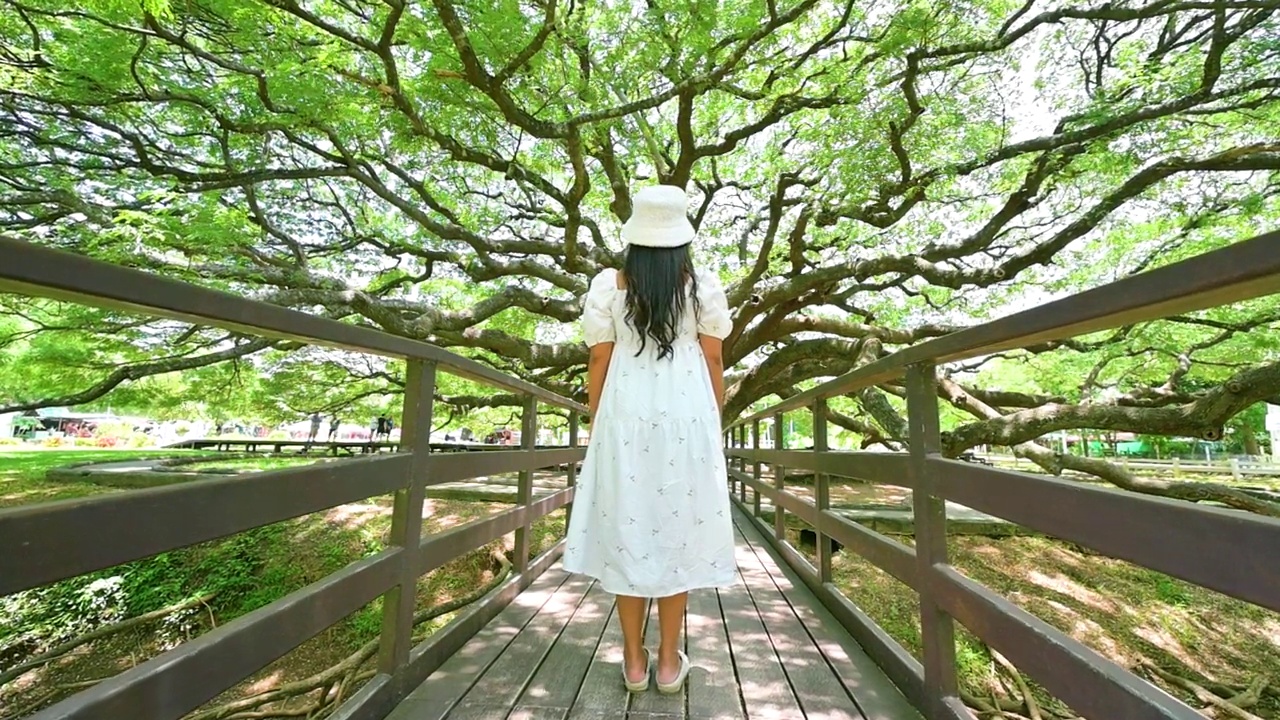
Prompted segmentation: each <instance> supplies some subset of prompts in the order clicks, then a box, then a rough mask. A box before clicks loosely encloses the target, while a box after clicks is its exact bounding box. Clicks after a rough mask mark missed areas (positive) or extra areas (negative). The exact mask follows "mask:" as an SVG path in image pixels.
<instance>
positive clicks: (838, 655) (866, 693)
mask: <svg viewBox="0 0 1280 720" xmlns="http://www.w3.org/2000/svg"><path fill="white" fill-rule="evenodd" d="M739 514H740V513H739V512H735V515H739ZM735 519H741V518H735ZM740 525H741V532H742V533H743V535H744V536H745V538H744V539H745V540H746V541H747V542H748V543H749V545H750V546H751V549H752V552H754V553H755V555H756V558H757V559H758V561H759V562H760V564H761V566H762V569H763V570H764V571H765V572H766V573H768V575H769V576H770V578H771V579H772V581H773V582H774V584H775V585H776V586H777V588H778V591H779V592H781V593H782V595H783V597H785V598H786V600H787V602H788V603H790V604H791V607H792V609H793V611H794V612H795V614H796V616H797V617H798V618H800V620H801V622H803V623H804V626H805V628H807V629H808V631H809V634H810V635H811V636H812V638H813V640H814V643H815V644H816V645H817V647H818V648H819V649H820V650H821V651H822V654H823V655H824V656H825V657H826V659H827V662H828V663H830V665H831V667H832V668H833V669H834V670H835V673H836V674H837V675H838V676H839V677H840V679H841V681H842V682H843V683H844V685H845V687H847V688H849V689H850V691H852V693H853V696H854V700H855V702H857V704H858V707H859V708H860V709H861V710H862V714H863V715H864V716H865V717H866V718H867V720H919V719H920V717H921V715H920V713H919V711H917V710H916V709H915V708H914V707H913V706H912V705H911V703H910V702H909V701H908V700H907V699H906V697H905V696H903V694H902V692H901V691H900V690H898V687H897V686H896V685H894V684H893V682H892V681H891V680H889V678H888V677H887V676H886V675H885V674H884V671H883V670H881V669H880V667H879V666H878V665H876V664H875V661H873V660H872V659H871V658H870V657H869V656H868V655H867V654H866V652H865V651H863V649H862V647H861V646H860V645H858V643H857V641H856V640H854V639H853V637H851V636H850V635H849V633H847V632H845V631H844V629H843V628H841V626H840V623H839V621H838V620H836V618H835V616H833V615H832V614H831V613H830V612H829V611H828V610H827V609H826V608H825V607H824V606H823V605H822V602H821V601H820V600H818V598H817V597H816V596H814V594H813V593H812V592H811V591H810V590H809V588H808V587H807V586H806V585H805V584H804V581H803V580H801V579H800V578H799V576H797V575H796V573H795V572H794V571H793V570H792V569H791V568H790V567H788V566H787V565H786V563H782V562H778V561H777V560H776V559H775V558H774V556H773V554H772V552H771V550H770V549H769V547H768V545H767V542H768V541H767V540H765V539H764V538H763V537H761V536H760V535H759V533H758V532H757V531H756V530H755V528H754V527H752V526H751V525H749V524H747V523H745V522H744V523H740Z"/></svg>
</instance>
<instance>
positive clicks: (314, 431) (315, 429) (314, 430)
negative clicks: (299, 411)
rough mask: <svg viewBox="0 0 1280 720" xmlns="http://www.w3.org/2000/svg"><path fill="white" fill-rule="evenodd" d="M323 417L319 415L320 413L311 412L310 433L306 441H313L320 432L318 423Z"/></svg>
mask: <svg viewBox="0 0 1280 720" xmlns="http://www.w3.org/2000/svg"><path fill="white" fill-rule="evenodd" d="M323 421H324V418H322V417H320V413H318V412H317V413H311V434H310V435H308V436H307V442H315V441H316V436H317V435H319V434H320V423H321V422H323Z"/></svg>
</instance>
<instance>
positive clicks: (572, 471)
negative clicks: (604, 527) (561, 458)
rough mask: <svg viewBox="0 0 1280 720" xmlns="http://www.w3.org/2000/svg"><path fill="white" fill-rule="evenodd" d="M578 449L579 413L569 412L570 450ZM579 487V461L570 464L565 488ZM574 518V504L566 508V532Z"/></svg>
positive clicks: (575, 411)
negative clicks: (570, 519) (570, 520)
mask: <svg viewBox="0 0 1280 720" xmlns="http://www.w3.org/2000/svg"><path fill="white" fill-rule="evenodd" d="M577 447H578V411H577V410H572V409H571V410H569V448H570V449H573V448H577ZM577 486H578V461H577V460H573V461H571V462H570V463H569V467H568V470H566V475H565V487H577ZM572 516H573V503H569V504H567V505H565V506H564V527H565V532H568V530H569V518H570V517H572Z"/></svg>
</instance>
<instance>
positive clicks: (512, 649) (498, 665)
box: [415, 575, 593, 720]
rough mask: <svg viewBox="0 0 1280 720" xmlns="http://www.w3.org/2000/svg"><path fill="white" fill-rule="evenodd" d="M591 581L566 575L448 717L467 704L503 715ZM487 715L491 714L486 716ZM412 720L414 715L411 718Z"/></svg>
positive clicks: (558, 633)
mask: <svg viewBox="0 0 1280 720" xmlns="http://www.w3.org/2000/svg"><path fill="white" fill-rule="evenodd" d="M592 582H593V581H592V580H591V579H590V578H587V577H583V576H581V575H575V576H572V577H570V578H569V579H568V580H567V581H566V582H565V583H564V584H563V585H561V586H560V589H559V590H558V591H557V592H556V594H555V595H553V596H551V599H550V600H548V601H547V603H546V604H545V605H543V606H542V609H541V610H539V611H538V614H537V615H535V616H534V618H533V620H531V621H529V623H528V624H527V625H525V626H524V630H522V631H521V632H520V634H519V636H517V638H516V640H515V642H512V643H511V644H510V645H508V646H507V648H506V649H505V650H504V651H503V652H502V654H501V655H500V656H499V657H498V659H497V660H495V661H494V662H493V664H491V665H490V666H489V668H488V669H487V670H486V671H485V672H484V674H483V675H481V676H480V679H479V680H478V681H476V683H475V684H474V685H472V686H471V689H470V690H469V691H467V693H466V694H465V695H463V696H462V701H461V702H460V703H459V704H458V706H457V708H455V709H454V711H453V712H452V713H450V715H449V717H450V718H451V719H452V718H454V717H465V716H464V715H461V714H459V711H460V710H462V709H463V708H464V707H465V706H467V705H481V706H486V707H490V708H492V707H499V706H501V707H504V708H505V709H504V712H503V716H505V715H506V711H509V710H510V709H511V708H512V707H514V706H515V704H516V699H517V698H519V697H520V693H521V692H522V691H523V690H524V688H525V685H526V684H527V683H528V681H529V679H530V678H531V677H532V676H533V674H534V673H535V672H536V671H537V670H538V667H539V666H540V665H541V664H542V661H543V659H544V658H545V657H546V656H547V653H548V652H550V650H551V647H552V645H554V644H555V641H556V640H557V639H558V638H559V637H560V633H561V632H562V631H563V630H564V628H565V625H567V624H568V622H569V618H571V617H572V616H573V613H574V611H575V610H576V609H577V608H578V605H579V604H581V602H582V600H583V598H584V596H585V595H586V593H587V590H588V589H590V587H591V585H592ZM489 717H493V716H492V715H490V716H489ZM415 720H416V718H415Z"/></svg>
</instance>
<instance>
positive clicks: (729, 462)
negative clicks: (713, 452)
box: [724, 428, 738, 493]
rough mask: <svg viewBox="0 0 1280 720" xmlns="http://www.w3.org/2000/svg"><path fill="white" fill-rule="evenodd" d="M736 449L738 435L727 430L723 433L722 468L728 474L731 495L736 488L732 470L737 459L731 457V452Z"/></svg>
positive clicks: (732, 430)
mask: <svg viewBox="0 0 1280 720" xmlns="http://www.w3.org/2000/svg"><path fill="white" fill-rule="evenodd" d="M737 447H738V435H737V433H736V432H735V431H734V429H733V428H729V429H728V430H726V431H725V433H724V448H725V459H724V468H725V470H726V471H728V472H729V477H728V480H729V492H730V493H732V492H734V490H736V489H737V487H738V479H737V478H735V477H734V476H733V470H734V469H735V468H736V465H735V463H736V462H737V459H736V458H734V457H732V455H731V454H732V451H733V450H734V449H736V448H737Z"/></svg>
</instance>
